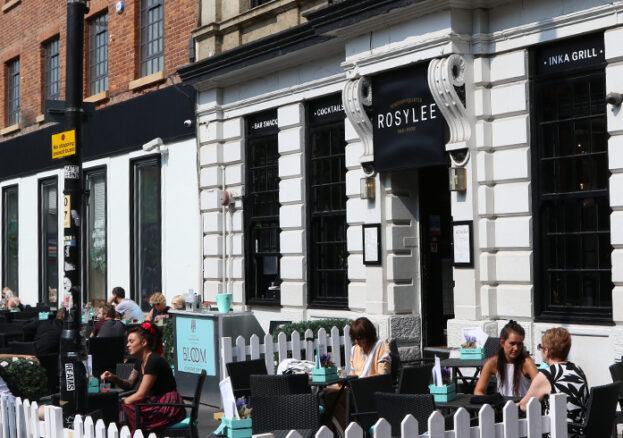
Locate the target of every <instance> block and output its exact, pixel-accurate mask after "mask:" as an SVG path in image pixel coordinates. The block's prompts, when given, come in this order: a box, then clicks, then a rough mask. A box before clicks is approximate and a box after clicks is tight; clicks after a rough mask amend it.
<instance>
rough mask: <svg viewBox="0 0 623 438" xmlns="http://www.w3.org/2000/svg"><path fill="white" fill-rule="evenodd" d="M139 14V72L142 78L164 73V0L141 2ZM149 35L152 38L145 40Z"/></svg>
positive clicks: (145, 0)
mask: <svg viewBox="0 0 623 438" xmlns="http://www.w3.org/2000/svg"><path fill="white" fill-rule="evenodd" d="M140 14H141V15H140V42H139V46H140V68H139V72H140V77H144V76H149V75H151V74H154V73H158V72H160V71H164V18H165V14H164V0H141V12H140ZM154 14H157V16H156V17H154V16H153V15H154ZM156 31H157V35H155V36H153V33H154V32H156ZM149 35H152V37H149V38H146V36H149ZM154 45H155V46H156V49H155V50H154ZM158 46H159V47H158Z"/></svg>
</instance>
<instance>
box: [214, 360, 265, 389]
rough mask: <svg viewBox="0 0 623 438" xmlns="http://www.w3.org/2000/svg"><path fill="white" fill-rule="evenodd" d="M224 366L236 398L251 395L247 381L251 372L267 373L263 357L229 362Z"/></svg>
mask: <svg viewBox="0 0 623 438" xmlns="http://www.w3.org/2000/svg"><path fill="white" fill-rule="evenodd" d="M225 367H226V368H227V375H228V376H229V378H230V379H231V386H232V388H233V390H234V395H235V396H236V398H238V397H248V396H249V395H251V386H250V385H251V384H250V382H249V377H250V376H251V374H261V375H266V374H268V371H266V362H264V359H253V360H245V361H243V362H229V363H226V364H225Z"/></svg>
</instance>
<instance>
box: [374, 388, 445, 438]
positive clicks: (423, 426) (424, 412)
mask: <svg viewBox="0 0 623 438" xmlns="http://www.w3.org/2000/svg"><path fill="white" fill-rule="evenodd" d="M374 397H375V400H376V408H377V411H378V414H379V418H385V419H386V420H387V421H388V422H389V424H391V426H392V436H400V435H401V434H400V425H401V423H402V420H403V419H404V417H405V416H406V415H407V414H411V415H413V417H415V419H416V420H417V422H418V428H419V433H424V432H426V431H428V417H429V416H430V414H432V413H433V412H434V411H435V402H434V401H433V396H432V395H430V394H391V393H386V392H377V393H376V394H375V395H374Z"/></svg>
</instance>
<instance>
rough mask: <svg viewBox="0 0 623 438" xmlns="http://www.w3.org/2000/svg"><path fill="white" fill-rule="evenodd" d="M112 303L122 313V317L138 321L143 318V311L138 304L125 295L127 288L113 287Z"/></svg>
mask: <svg viewBox="0 0 623 438" xmlns="http://www.w3.org/2000/svg"><path fill="white" fill-rule="evenodd" d="M110 303H111V304H113V305H114V306H115V310H116V311H117V313H118V314H119V315H121V319H126V320H131V321H136V322H138V321H142V320H143V311H142V310H141V308H140V307H139V306H138V304H136V303H135V302H134V301H132V300H131V299H129V298H126V297H125V290H124V289H123V288H122V287H119V286H117V287H115V288H113V290H112V297H111V298H110Z"/></svg>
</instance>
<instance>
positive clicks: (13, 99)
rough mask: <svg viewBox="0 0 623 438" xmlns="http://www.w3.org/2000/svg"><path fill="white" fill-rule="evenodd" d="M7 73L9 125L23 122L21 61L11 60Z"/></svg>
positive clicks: (8, 63)
mask: <svg viewBox="0 0 623 438" xmlns="http://www.w3.org/2000/svg"><path fill="white" fill-rule="evenodd" d="M6 73H7V107H6V108H7V125H9V126H11V125H15V124H16V123H19V122H20V121H21V118H22V117H21V100H20V99H21V88H20V79H21V73H20V59H19V58H15V59H11V60H10V61H8V62H7V63H6Z"/></svg>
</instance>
